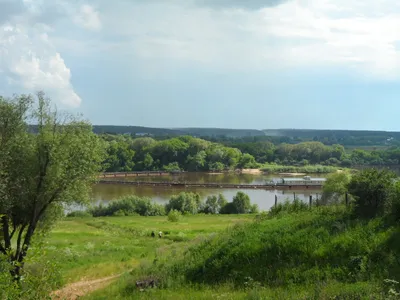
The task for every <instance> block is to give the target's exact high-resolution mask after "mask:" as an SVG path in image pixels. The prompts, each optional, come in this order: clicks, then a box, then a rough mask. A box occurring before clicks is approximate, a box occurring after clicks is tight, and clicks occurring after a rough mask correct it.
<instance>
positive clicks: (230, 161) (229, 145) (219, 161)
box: [100, 134, 400, 172]
mask: <svg viewBox="0 0 400 300" xmlns="http://www.w3.org/2000/svg"><path fill="white" fill-rule="evenodd" d="M100 137H101V138H102V139H103V140H104V141H105V142H106V143H107V154H108V155H107V158H106V160H105V161H104V167H105V170H106V171H108V172H118V171H123V172H127V171H144V170H145V171H150V170H166V171H177V170H184V171H223V170H234V169H246V168H262V167H263V166H265V165H271V164H275V165H284V166H307V165H324V166H337V167H352V166H385V165H386V166H389V165H397V164H399V160H400V147H397V146H391V147H387V148H382V149H376V150H363V149H354V150H352V149H346V148H345V147H344V146H343V145H340V144H333V145H325V144H323V143H322V142H318V141H310V142H300V143H297V144H290V143H280V144H274V143H272V142H270V141H255V142H244V141H240V140H235V142H232V141H231V142H227V141H222V142H220V143H217V142H211V141H207V140H204V139H200V138H195V137H192V136H178V137H173V138H169V139H161V140H157V139H155V138H152V137H137V138H133V137H131V136H130V135H111V134H101V135H100Z"/></svg>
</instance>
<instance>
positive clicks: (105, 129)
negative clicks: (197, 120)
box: [93, 125, 265, 137]
mask: <svg viewBox="0 0 400 300" xmlns="http://www.w3.org/2000/svg"><path fill="white" fill-rule="evenodd" d="M93 131H94V132H95V133H98V134H100V133H113V134H132V135H136V134H139V135H141V134H148V135H154V136H178V135H192V136H208V137H213V136H227V137H245V136H264V135H265V134H264V132H263V131H261V130H253V129H221V128H152V127H142V126H112V125H94V126H93Z"/></svg>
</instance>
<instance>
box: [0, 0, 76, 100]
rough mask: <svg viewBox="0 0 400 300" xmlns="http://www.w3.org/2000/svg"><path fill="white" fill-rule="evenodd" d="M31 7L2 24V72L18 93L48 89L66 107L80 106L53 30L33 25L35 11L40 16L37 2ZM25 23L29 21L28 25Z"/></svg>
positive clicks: (0, 45)
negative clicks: (53, 39) (55, 44)
mask: <svg viewBox="0 0 400 300" xmlns="http://www.w3.org/2000/svg"><path fill="white" fill-rule="evenodd" d="M24 3H25V4H27V5H28V7H27V11H26V12H25V16H26V18H24V14H18V15H8V16H7V18H6V22H5V23H3V25H1V24H0V72H1V73H2V77H3V78H5V79H8V80H7V82H8V83H9V84H12V85H13V86H14V87H15V89H16V91H15V92H21V89H22V90H23V91H24V92H25V91H27V92H36V91H38V90H44V91H45V92H46V93H47V94H48V95H49V96H50V97H52V98H53V99H54V101H57V102H59V103H61V104H63V105H65V106H69V107H78V106H79V105H80V103H81V99H80V97H79V96H78V95H77V93H76V92H75V91H74V89H73V87H72V84H71V71H70V69H69V68H68V67H67V66H66V64H65V62H64V60H63V58H62V57H61V55H60V53H59V52H58V51H57V50H56V49H55V47H54V45H53V44H52V42H51V39H50V38H49V36H48V33H47V32H50V31H51V27H49V26H48V25H46V24H42V23H40V22H31V20H32V19H31V18H29V16H32V15H31V14H30V12H31V11H34V14H35V15H36V14H38V11H40V6H39V5H37V2H35V3H34V2H33V1H26V0H25V1H24ZM22 20H27V21H26V22H25V23H24V22H23V21H22Z"/></svg>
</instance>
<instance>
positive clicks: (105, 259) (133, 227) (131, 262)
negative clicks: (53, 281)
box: [43, 215, 254, 284]
mask: <svg viewBox="0 0 400 300" xmlns="http://www.w3.org/2000/svg"><path fill="white" fill-rule="evenodd" d="M253 218H254V216H252V215H194V216H183V217H181V219H180V221H179V222H170V221H168V220H167V217H166V216H162V217H142V216H123V217H100V218H93V217H82V218H80V217H74V218H64V219H63V220H62V221H60V222H58V223H57V225H56V227H55V228H54V229H53V230H52V231H51V233H50V234H49V235H48V237H46V239H45V240H46V242H45V244H44V247H43V248H44V250H45V252H46V253H45V257H46V259H49V260H52V261H53V262H54V263H55V264H56V265H57V268H58V269H59V271H60V272H61V274H62V276H63V278H62V282H63V283H64V284H67V283H71V282H76V281H80V280H86V279H96V278H102V277H105V276H110V275H115V274H120V273H123V272H126V271H129V270H131V269H134V268H137V267H138V266H139V265H140V263H141V261H143V260H144V259H147V260H151V259H154V257H156V256H157V255H160V254H162V253H166V252H168V253H171V252H173V251H178V250H180V249H182V248H183V247H185V246H187V245H189V244H191V243H193V242H194V240H195V239H196V238H200V237H201V236H203V235H210V234H213V233H217V232H220V231H222V230H224V229H226V227H228V226H231V225H234V224H237V223H242V222H248V221H250V220H252V219H253ZM152 231H154V232H155V233H156V234H157V233H158V232H159V231H162V232H163V237H162V238H161V239H160V238H158V237H155V238H152V237H151V232H152Z"/></svg>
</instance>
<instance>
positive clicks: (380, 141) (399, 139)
mask: <svg viewBox="0 0 400 300" xmlns="http://www.w3.org/2000/svg"><path fill="white" fill-rule="evenodd" d="M263 131H264V133H265V135H266V136H270V137H288V138H291V139H295V140H296V141H320V142H323V143H324V144H342V145H348V146H351V145H358V146H361V145H363V146H369V145H386V146H387V145H398V144H400V132H395V131H370V130H318V129H265V130H263Z"/></svg>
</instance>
